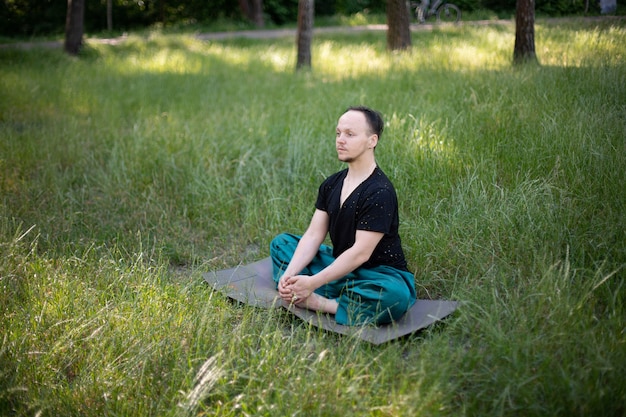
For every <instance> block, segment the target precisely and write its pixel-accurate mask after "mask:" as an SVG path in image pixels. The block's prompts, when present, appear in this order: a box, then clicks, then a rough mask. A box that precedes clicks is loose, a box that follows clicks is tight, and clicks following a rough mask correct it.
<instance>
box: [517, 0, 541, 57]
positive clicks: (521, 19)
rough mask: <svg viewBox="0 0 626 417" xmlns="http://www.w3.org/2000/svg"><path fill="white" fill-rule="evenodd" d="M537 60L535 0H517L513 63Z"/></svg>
mask: <svg viewBox="0 0 626 417" xmlns="http://www.w3.org/2000/svg"><path fill="white" fill-rule="evenodd" d="M526 62H535V63H536V62H537V55H536V54H535V0H517V7H516V11H515V48H514V49H513V64H516V65H517V64H523V63H526Z"/></svg>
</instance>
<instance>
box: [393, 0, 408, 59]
mask: <svg viewBox="0 0 626 417" xmlns="http://www.w3.org/2000/svg"><path fill="white" fill-rule="evenodd" d="M410 47H411V29H410V24H409V8H408V7H407V3H406V0H387V49H388V50H390V51H397V50H402V49H408V48H410Z"/></svg>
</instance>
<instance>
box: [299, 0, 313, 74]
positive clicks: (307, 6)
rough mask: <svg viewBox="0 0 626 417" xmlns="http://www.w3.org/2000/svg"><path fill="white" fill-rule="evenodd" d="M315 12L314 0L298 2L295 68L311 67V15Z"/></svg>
mask: <svg viewBox="0 0 626 417" xmlns="http://www.w3.org/2000/svg"><path fill="white" fill-rule="evenodd" d="M314 14H315V1H314V0H300V1H299V2H298V33H297V40H296V44H297V46H298V59H297V61H296V70H300V69H303V68H311V41H312V39H313V15H314Z"/></svg>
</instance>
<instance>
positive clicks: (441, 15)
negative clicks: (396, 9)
mask: <svg viewBox="0 0 626 417" xmlns="http://www.w3.org/2000/svg"><path fill="white" fill-rule="evenodd" d="M429 3H430V1H429V0H422V2H420V3H418V2H411V9H412V10H414V11H415V16H416V17H417V21H418V23H425V22H426V19H428V18H430V17H433V16H436V17H437V22H444V23H457V22H458V21H459V20H461V9H459V8H458V6H456V5H454V4H452V3H448V2H447V1H446V0H435V2H434V3H433V5H432V6H431V7H429Z"/></svg>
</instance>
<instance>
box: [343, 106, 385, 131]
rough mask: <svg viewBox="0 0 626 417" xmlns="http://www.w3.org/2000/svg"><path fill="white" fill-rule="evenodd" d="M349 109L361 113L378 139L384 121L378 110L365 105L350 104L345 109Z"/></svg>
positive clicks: (347, 110)
mask: <svg viewBox="0 0 626 417" xmlns="http://www.w3.org/2000/svg"><path fill="white" fill-rule="evenodd" d="M349 111H358V112H361V113H363V115H364V116H365V120H366V121H367V124H368V125H369V127H370V130H371V131H372V133H374V134H376V135H378V139H380V137H381V136H382V134H383V129H384V127H385V122H384V121H383V116H381V114H380V113H379V112H377V111H376V110H374V109H370V108H369V107H367V106H351V107H348V108H347V109H346V113H347V112H349Z"/></svg>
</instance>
